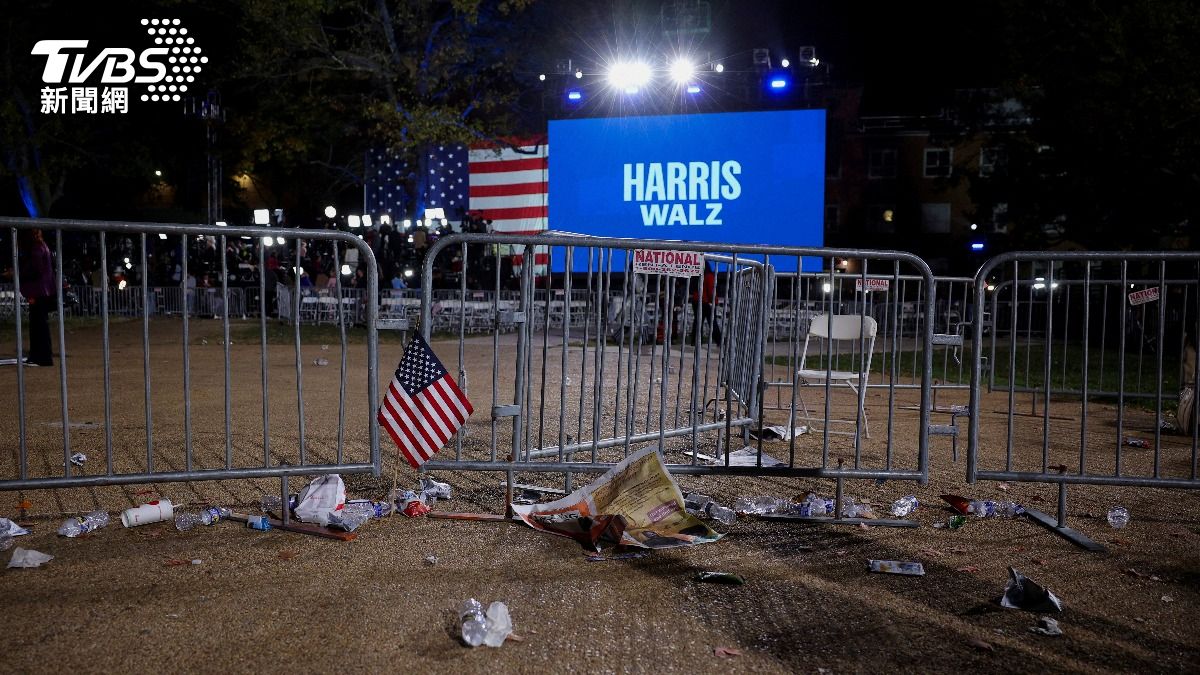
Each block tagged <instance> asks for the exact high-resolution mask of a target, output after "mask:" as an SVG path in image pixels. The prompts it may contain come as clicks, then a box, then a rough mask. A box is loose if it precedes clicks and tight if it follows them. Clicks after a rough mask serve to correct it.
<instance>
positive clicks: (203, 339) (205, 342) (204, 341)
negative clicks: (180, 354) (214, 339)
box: [200, 338, 208, 345]
mask: <svg viewBox="0 0 1200 675" xmlns="http://www.w3.org/2000/svg"><path fill="white" fill-rule="evenodd" d="M200 344H202V345H207V344H208V338H200Z"/></svg>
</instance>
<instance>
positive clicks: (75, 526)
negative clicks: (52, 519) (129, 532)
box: [58, 511, 108, 537]
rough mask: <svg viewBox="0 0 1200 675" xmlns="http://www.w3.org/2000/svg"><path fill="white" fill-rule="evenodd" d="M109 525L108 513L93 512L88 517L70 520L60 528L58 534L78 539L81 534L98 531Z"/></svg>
mask: <svg viewBox="0 0 1200 675" xmlns="http://www.w3.org/2000/svg"><path fill="white" fill-rule="evenodd" d="M107 524H108V512H107V511H93V512H92V513H89V514H87V515H86V516H79V517H77V518H68V519H67V520H66V522H64V523H63V524H62V526H61V527H59V528H58V533H59V534H61V535H62V536H64V537H78V536H79V535H81V534H85V533H87V532H92V531H94V530H98V529H100V528H102V527H104V526H105V525H107Z"/></svg>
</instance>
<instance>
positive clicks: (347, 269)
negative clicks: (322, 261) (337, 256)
mask: <svg viewBox="0 0 1200 675" xmlns="http://www.w3.org/2000/svg"><path fill="white" fill-rule="evenodd" d="M342 274H343V275H345V276H349V275H350V266H349V265H342Z"/></svg>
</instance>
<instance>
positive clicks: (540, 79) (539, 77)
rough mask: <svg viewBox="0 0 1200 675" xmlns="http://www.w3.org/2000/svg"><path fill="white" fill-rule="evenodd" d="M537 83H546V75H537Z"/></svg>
mask: <svg viewBox="0 0 1200 675" xmlns="http://www.w3.org/2000/svg"><path fill="white" fill-rule="evenodd" d="M538 81H539V82H545V81H546V74H545V73H542V74H541V75H538Z"/></svg>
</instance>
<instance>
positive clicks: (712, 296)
mask: <svg viewBox="0 0 1200 675" xmlns="http://www.w3.org/2000/svg"><path fill="white" fill-rule="evenodd" d="M692 316H693V317H695V319H694V320H695V321H701V320H702V319H703V320H706V321H708V323H709V325H710V326H711V327H712V328H711V331H712V341H713V342H714V343H716V344H721V322H720V321H718V320H717V272H716V270H714V269H713V266H712V263H710V262H708V261H707V260H705V261H704V278H703V280H702V281H701V282H700V283H698V284H696V287H695V288H693V289H692Z"/></svg>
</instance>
